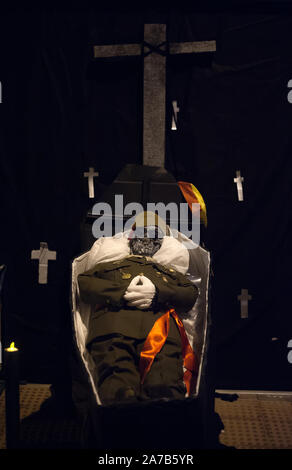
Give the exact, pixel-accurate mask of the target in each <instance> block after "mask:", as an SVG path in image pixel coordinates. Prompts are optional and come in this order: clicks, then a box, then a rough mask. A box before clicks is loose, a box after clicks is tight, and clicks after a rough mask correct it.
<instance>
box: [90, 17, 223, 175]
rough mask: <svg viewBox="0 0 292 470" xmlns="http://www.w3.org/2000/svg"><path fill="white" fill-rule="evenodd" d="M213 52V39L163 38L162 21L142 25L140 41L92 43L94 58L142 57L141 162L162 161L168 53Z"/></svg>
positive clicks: (158, 164)
mask: <svg viewBox="0 0 292 470" xmlns="http://www.w3.org/2000/svg"><path fill="white" fill-rule="evenodd" d="M214 51H216V41H214V40H212V41H198V42H175V43H168V42H167V40H166V25H165V24H145V25H144V42H143V43H142V44H116V45H100V46H99V45H98V46H97V45H96V46H94V58H96V59H97V58H110V57H127V56H139V55H141V54H142V55H143V57H144V86H143V164H144V165H149V166H158V167H164V164H165V90H166V57H167V55H168V54H173V55H174V54H194V53H204V52H214Z"/></svg>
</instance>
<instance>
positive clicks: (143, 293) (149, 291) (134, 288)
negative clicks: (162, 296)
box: [124, 276, 156, 309]
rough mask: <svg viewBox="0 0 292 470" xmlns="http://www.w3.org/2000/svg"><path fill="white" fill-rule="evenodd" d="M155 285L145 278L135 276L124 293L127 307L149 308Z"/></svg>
mask: <svg viewBox="0 0 292 470" xmlns="http://www.w3.org/2000/svg"><path fill="white" fill-rule="evenodd" d="M155 291H156V289H155V285H154V284H153V282H152V281H150V279H148V277H146V276H135V277H134V278H133V279H132V281H131V282H130V284H129V285H128V288H127V290H126V292H125V295H124V299H125V300H126V301H127V305H128V306H129V307H136V308H139V309H146V308H149V307H150V305H151V303H152V300H153V297H154V295H155Z"/></svg>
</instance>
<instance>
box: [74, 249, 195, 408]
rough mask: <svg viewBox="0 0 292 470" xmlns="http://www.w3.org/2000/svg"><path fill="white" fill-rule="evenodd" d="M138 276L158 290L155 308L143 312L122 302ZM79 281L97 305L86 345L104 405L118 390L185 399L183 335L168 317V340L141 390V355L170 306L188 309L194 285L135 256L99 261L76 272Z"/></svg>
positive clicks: (85, 295)
mask: <svg viewBox="0 0 292 470" xmlns="http://www.w3.org/2000/svg"><path fill="white" fill-rule="evenodd" d="M138 275H144V276H146V277H147V278H148V279H150V280H151V281H152V282H153V284H154V285H155V287H156V298H155V303H154V307H150V308H149V309H146V310H144V309H143V310H139V309H137V308H134V307H128V306H127V302H126V301H125V299H124V298H123V297H124V294H125V291H126V290H127V287H128V286H129V284H130V282H131V281H132V279H133V278H134V277H135V276H138ZM78 282H79V287H80V297H81V299H82V301H84V302H86V303H89V304H91V305H94V306H96V309H95V310H94V311H93V314H92V316H91V318H90V323H89V328H88V338H87V343H86V344H87V347H88V349H89V350H90V352H91V354H92V357H93V359H94V360H95V363H96V368H97V377H98V392H99V394H100V396H101V399H102V401H103V402H105V403H107V402H111V401H115V400H118V399H119V392H120V391H122V392H123V390H124V389H125V388H127V387H130V388H131V389H134V390H135V395H140V396H142V397H143V396H144V397H145V398H147V397H148V398H151V397H155V396H156V395H157V396H159V394H160V395H161V394H162V395H163V396H165V395H168V396H173V397H179V396H184V395H185V387H184V384H183V367H182V357H181V337H180V333H179V330H178V328H177V326H176V324H175V321H174V319H173V318H172V317H171V319H170V328H169V334H168V338H167V341H166V343H165V344H164V346H163V348H162V350H161V351H160V353H159V354H158V355H157V356H156V358H155V360H154V362H153V364H152V366H151V369H150V371H149V372H148V374H147V375H146V380H145V382H144V385H143V390H142V392H141V389H140V388H139V387H140V375H139V369H138V366H139V354H140V351H141V349H142V347H143V344H144V342H145V339H146V337H147V335H148V333H149V332H150V330H151V329H152V327H153V325H154V323H155V321H156V320H157V319H158V318H159V317H160V316H162V315H163V314H164V313H165V312H166V311H167V310H169V309H170V308H175V310H176V311H177V312H178V313H179V312H180V311H184V312H186V311H188V310H190V309H191V308H192V306H193V305H194V303H195V301H196V298H197V295H198V291H197V288H196V286H195V285H194V284H193V283H191V282H190V281H188V279H187V278H186V276H184V275H183V274H181V273H179V272H177V271H176V270H174V269H172V268H167V267H165V266H162V265H161V264H159V263H157V262H155V261H154V259H153V258H150V257H145V256H139V255H130V256H127V257H126V258H123V259H122V260H118V261H113V262H107V263H99V264H97V265H96V266H95V267H94V268H92V269H91V270H89V271H87V272H85V273H83V274H80V275H79V276H78ZM141 393H142V394H141ZM143 394H144V395H143ZM122 398H123V394H122V395H121V399H122Z"/></svg>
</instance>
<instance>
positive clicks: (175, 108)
mask: <svg viewBox="0 0 292 470" xmlns="http://www.w3.org/2000/svg"><path fill="white" fill-rule="evenodd" d="M172 108H173V113H172V122H171V130H172V131H176V130H177V127H176V123H177V113H178V112H179V107H178V106H177V101H173V102H172Z"/></svg>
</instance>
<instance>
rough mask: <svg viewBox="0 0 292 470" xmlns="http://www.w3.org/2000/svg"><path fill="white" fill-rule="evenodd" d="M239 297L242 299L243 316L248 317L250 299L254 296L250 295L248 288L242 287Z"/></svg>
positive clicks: (241, 314) (241, 313)
mask: <svg viewBox="0 0 292 470" xmlns="http://www.w3.org/2000/svg"><path fill="white" fill-rule="evenodd" d="M237 298H238V300H239V301H240V310H241V311H240V316H241V318H248V301H249V300H252V296H251V295H248V289H241V295H238V296H237Z"/></svg>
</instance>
